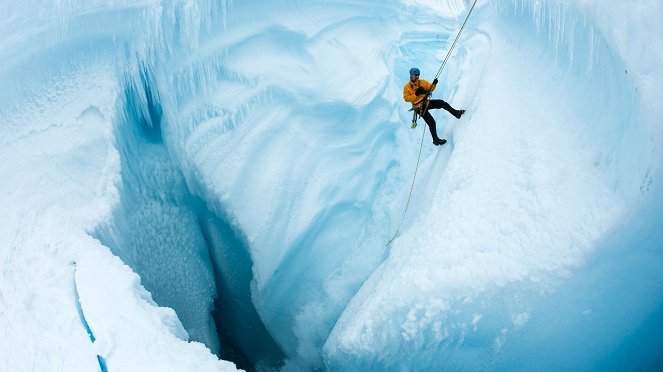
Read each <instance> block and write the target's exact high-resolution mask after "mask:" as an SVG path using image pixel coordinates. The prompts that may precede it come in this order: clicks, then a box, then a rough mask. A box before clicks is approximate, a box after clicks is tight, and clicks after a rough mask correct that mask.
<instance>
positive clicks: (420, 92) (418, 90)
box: [414, 87, 428, 96]
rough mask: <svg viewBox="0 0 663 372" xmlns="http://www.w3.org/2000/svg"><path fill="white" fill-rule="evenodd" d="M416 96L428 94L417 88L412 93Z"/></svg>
mask: <svg viewBox="0 0 663 372" xmlns="http://www.w3.org/2000/svg"><path fill="white" fill-rule="evenodd" d="M414 94H416V95H418V96H419V95H422V94H428V91H427V90H426V89H424V87H419V88H417V90H416V91H415V92H414Z"/></svg>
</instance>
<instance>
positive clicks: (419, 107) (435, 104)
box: [403, 67, 465, 146]
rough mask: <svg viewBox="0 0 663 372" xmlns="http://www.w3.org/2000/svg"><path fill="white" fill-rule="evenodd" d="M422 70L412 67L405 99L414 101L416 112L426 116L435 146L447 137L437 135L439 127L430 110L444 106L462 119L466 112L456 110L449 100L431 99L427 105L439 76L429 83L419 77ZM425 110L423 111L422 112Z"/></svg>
mask: <svg viewBox="0 0 663 372" xmlns="http://www.w3.org/2000/svg"><path fill="white" fill-rule="evenodd" d="M419 75H420V71H419V69H418V68H416V67H412V68H411V69H410V81H408V82H407V84H405V87H404V88H403V99H404V100H405V101H406V102H411V103H412V109H413V110H415V112H416V113H417V114H418V115H420V116H422V117H423V118H424V121H426V124H428V129H430V134H431V136H433V144H434V145H435V146H439V145H444V144H445V143H447V140H446V139H440V138H439V137H438V136H437V129H436V128H435V119H433V116H432V115H431V114H430V112H429V111H430V110H433V109H440V108H443V109H445V110H447V111H448V112H449V113H451V115H453V116H455V117H456V119H460V117H461V116H463V114H464V113H465V110H456V109H455V108H453V107H451V105H449V104H448V103H447V102H445V101H444V100H441V99H431V100H429V101H428V107H426V105H425V102H426V100H427V99H428V97H429V94H430V93H431V92H432V91H434V90H435V86H436V85H437V78H435V80H433V83H432V84H431V83H429V82H427V81H426V80H422V79H419ZM422 111H423V112H422Z"/></svg>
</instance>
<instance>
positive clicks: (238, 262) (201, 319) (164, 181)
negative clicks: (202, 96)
mask: <svg viewBox="0 0 663 372" xmlns="http://www.w3.org/2000/svg"><path fill="white" fill-rule="evenodd" d="M127 80H128V81H130V83H128V84H127V86H126V88H125V92H124V97H123V98H124V102H122V104H121V105H120V106H119V107H118V115H117V122H116V130H115V138H116V144H115V145H116V148H117V150H118V152H119V154H120V161H121V170H120V171H121V184H120V202H119V205H118V206H117V207H116V209H115V210H114V211H113V216H112V218H111V220H110V221H108V222H107V223H105V224H103V225H101V226H98V227H97V229H96V231H95V232H94V236H95V237H96V238H97V239H99V240H100V241H101V242H102V243H103V244H104V245H106V246H108V247H109V248H110V249H111V251H112V252H113V253H114V254H116V255H117V256H119V257H120V258H121V259H122V260H123V261H124V262H125V263H126V264H127V265H129V266H130V267H131V268H132V269H133V270H134V271H135V272H136V273H137V274H139V275H140V277H141V283H142V285H143V286H144V287H145V288H146V289H147V290H148V291H150V293H151V294H152V296H153V299H154V301H155V302H156V303H157V304H158V305H160V306H167V307H170V308H173V309H174V310H175V311H176V313H177V314H178V317H179V319H180V321H181V322H182V325H183V326H184V328H185V329H186V330H187V332H188V333H189V336H190V339H191V340H195V341H199V342H203V343H205V344H206V345H207V346H208V347H209V348H210V350H212V351H213V352H214V353H216V354H217V355H219V356H220V357H221V358H223V359H225V360H230V361H232V362H234V363H236V364H237V366H238V367H240V368H243V369H246V370H249V371H251V370H256V369H258V370H273V369H277V368H278V367H279V366H281V365H282V361H283V358H284V356H283V353H282V352H281V350H280V348H279V347H278V345H277V344H276V342H275V341H274V340H273V338H272V336H271V335H270V333H269V332H268V331H267V329H266V328H265V326H264V324H263V323H262V321H261V319H260V317H259V316H258V314H257V312H256V310H255V307H254V305H253V302H252V299H251V293H250V283H251V280H252V279H253V276H252V261H251V258H250V256H249V254H248V246H247V243H246V239H244V238H243V234H242V233H241V232H240V231H238V230H237V229H236V228H235V227H234V226H233V225H232V224H230V223H229V222H228V218H226V217H225V216H220V214H222V212H221V213H214V212H212V211H211V210H210V208H208V206H207V204H206V202H205V201H203V200H201V199H200V198H198V197H197V196H195V195H192V193H191V192H190V191H189V188H188V187H187V185H186V182H185V180H184V176H183V175H182V172H181V171H180V169H179V168H178V166H177V164H176V162H174V161H173V160H172V159H171V157H170V155H169V153H168V150H167V148H166V146H165V145H164V144H163V140H162V138H163V137H162V134H161V130H162V129H161V124H162V123H161V121H162V111H161V105H160V103H159V99H158V90H157V89H156V85H155V84H154V83H153V79H152V78H151V77H150V73H149V71H147V70H145V69H143V70H141V72H140V73H139V76H138V78H137V79H127ZM132 81H133V82H132ZM215 210H217V211H218V210H219V208H215Z"/></svg>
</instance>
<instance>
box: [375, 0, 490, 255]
mask: <svg viewBox="0 0 663 372" xmlns="http://www.w3.org/2000/svg"><path fill="white" fill-rule="evenodd" d="M477 1H478V0H474V2H473V3H472V7H470V11H469V12H468V13H467V16H466V17H465V21H464V22H463V25H462V26H461V27H460V30H459V31H458V35H456V38H455V39H454V42H453V43H452V44H451V48H449V51H448V52H447V56H446V57H445V58H444V61H443V62H442V65H441V66H440V69H439V70H437V74H436V75H435V79H437V78H439V77H440V73H442V70H443V69H444V66H446V64H447V61H448V60H449V57H450V56H451V52H452V51H453V50H454V48H455V47H456V43H458V39H459V38H460V35H461V34H462V33H463V30H464V29H465V25H466V24H467V20H468V19H470V15H471V14H472V11H473V10H474V6H475V5H477ZM430 95H431V92H428V94H426V97H424V101H423V102H424V104H423V105H422V107H421V108H420V109H417V108H413V109H412V111H413V114H412V125H411V126H412V128H416V127H417V117H418V116H424V115H425V114H426V111H428V102H429V99H430ZM425 135H426V127H425V126H424V127H423V130H422V134H421V144H420V145H419V157H418V158H417V165H416V167H415V168H414V176H413V177H412V185H411V186H410V194H409V195H408V196H407V203H405V210H404V211H403V216H402V217H401V222H400V223H399V224H398V228H397V229H396V232H395V233H394V236H392V237H391V239H389V241H388V242H387V247H389V246H390V245H391V243H392V242H393V241H394V240H395V239H396V237H398V233H400V232H401V227H402V226H403V221H404V220H405V214H406V213H407V210H408V208H409V207H410V200H411V199H412V191H413V190H414V182H415V181H416V179H417V172H418V171H419V162H420V161H421V150H422V149H423V147H424V137H425Z"/></svg>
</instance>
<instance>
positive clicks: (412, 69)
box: [410, 67, 421, 76]
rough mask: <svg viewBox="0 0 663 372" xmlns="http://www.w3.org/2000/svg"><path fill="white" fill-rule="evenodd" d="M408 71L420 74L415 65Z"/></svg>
mask: <svg viewBox="0 0 663 372" xmlns="http://www.w3.org/2000/svg"><path fill="white" fill-rule="evenodd" d="M410 73H411V74H415V75H417V76H419V75H420V74H421V71H419V69H418V68H416V67H412V68H411V69H410Z"/></svg>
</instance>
